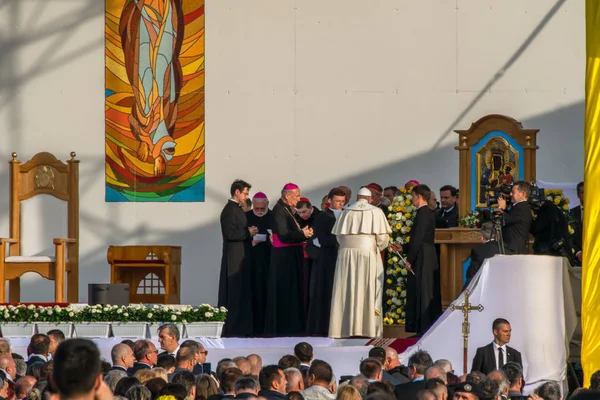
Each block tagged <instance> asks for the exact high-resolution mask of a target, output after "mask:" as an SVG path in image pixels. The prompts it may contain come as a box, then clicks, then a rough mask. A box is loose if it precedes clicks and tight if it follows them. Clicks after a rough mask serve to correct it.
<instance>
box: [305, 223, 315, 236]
mask: <svg viewBox="0 0 600 400" xmlns="http://www.w3.org/2000/svg"><path fill="white" fill-rule="evenodd" d="M302 232H304V237H305V238H307V239H310V238H311V237H313V236H314V234H315V232H314V231H313V229H312V228H311V227H310V226H305V227H304V228H302Z"/></svg>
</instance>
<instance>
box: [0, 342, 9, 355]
mask: <svg viewBox="0 0 600 400" xmlns="http://www.w3.org/2000/svg"><path fill="white" fill-rule="evenodd" d="M11 353H12V350H11V349H10V341H9V340H8V339H6V338H0V354H11Z"/></svg>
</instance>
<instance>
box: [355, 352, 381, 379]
mask: <svg viewBox="0 0 600 400" xmlns="http://www.w3.org/2000/svg"><path fill="white" fill-rule="evenodd" d="M359 369H360V373H361V374H363V375H364V376H366V377H367V379H368V380H369V381H370V382H373V381H380V380H381V377H382V375H383V366H382V365H381V362H380V361H379V360H378V359H376V358H365V359H364V360H362V361H361V362H360V368H359Z"/></svg>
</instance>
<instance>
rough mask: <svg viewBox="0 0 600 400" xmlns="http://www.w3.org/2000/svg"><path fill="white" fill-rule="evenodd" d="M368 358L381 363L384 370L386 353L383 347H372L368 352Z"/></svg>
mask: <svg viewBox="0 0 600 400" xmlns="http://www.w3.org/2000/svg"><path fill="white" fill-rule="evenodd" d="M369 358H374V359H376V360H378V361H379V362H380V363H381V366H382V368H383V369H385V361H386V358H387V357H386V353H385V349H384V348H383V347H373V348H372V349H371V350H369Z"/></svg>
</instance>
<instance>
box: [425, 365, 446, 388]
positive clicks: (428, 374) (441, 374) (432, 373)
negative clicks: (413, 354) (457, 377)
mask: <svg viewBox="0 0 600 400" xmlns="http://www.w3.org/2000/svg"><path fill="white" fill-rule="evenodd" d="M433 378H438V379H440V380H442V382H444V383H445V384H448V376H447V374H446V371H444V369H443V368H440V367H431V368H429V369H427V371H425V380H426V381H428V380H430V379H433Z"/></svg>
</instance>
